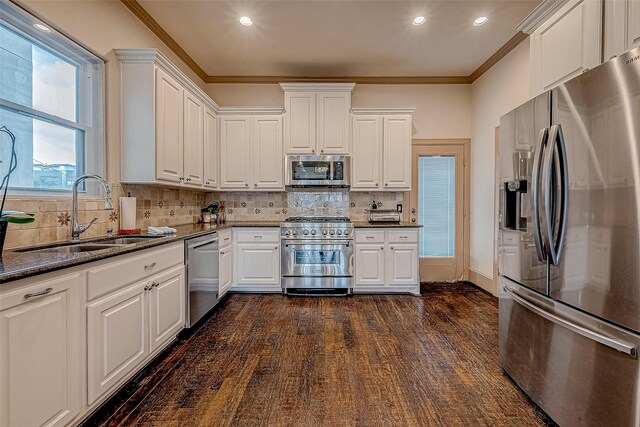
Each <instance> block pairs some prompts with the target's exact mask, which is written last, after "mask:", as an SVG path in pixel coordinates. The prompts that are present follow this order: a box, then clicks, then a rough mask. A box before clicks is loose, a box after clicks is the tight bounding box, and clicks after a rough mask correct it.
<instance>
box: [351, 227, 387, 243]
mask: <svg viewBox="0 0 640 427" xmlns="http://www.w3.org/2000/svg"><path fill="white" fill-rule="evenodd" d="M356 243H384V231H382V230H356Z"/></svg>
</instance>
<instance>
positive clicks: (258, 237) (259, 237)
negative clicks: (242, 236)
mask: <svg viewBox="0 0 640 427" xmlns="http://www.w3.org/2000/svg"><path fill="white" fill-rule="evenodd" d="M253 237H254V238H256V239H262V236H253Z"/></svg>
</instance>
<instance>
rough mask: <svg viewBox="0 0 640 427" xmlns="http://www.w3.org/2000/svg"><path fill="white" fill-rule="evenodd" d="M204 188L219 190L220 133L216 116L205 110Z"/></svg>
mask: <svg viewBox="0 0 640 427" xmlns="http://www.w3.org/2000/svg"><path fill="white" fill-rule="evenodd" d="M204 186H205V187H209V188H218V131H217V123H216V116H215V114H214V113H213V111H211V110H210V109H209V108H207V107H205V109H204Z"/></svg>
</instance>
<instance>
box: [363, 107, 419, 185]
mask: <svg viewBox="0 0 640 427" xmlns="http://www.w3.org/2000/svg"><path fill="white" fill-rule="evenodd" d="M413 111H414V109H413V108H403V109H395V110H389V109H372V108H354V109H353V112H354V114H353V117H352V133H353V137H352V138H353V156H352V159H351V181H352V184H351V190H352V191H371V190H387V191H410V190H411V143H412V136H411V133H412V128H411V126H412V125H411V113H413ZM372 113H377V114H372Z"/></svg>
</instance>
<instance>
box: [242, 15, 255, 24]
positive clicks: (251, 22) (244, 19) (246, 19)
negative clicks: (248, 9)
mask: <svg viewBox="0 0 640 427" xmlns="http://www.w3.org/2000/svg"><path fill="white" fill-rule="evenodd" d="M240 23H241V24H242V25H244V26H245V27H250V26H251V25H253V21H252V20H251V18H249V17H248V16H243V17H242V18H240Z"/></svg>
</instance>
